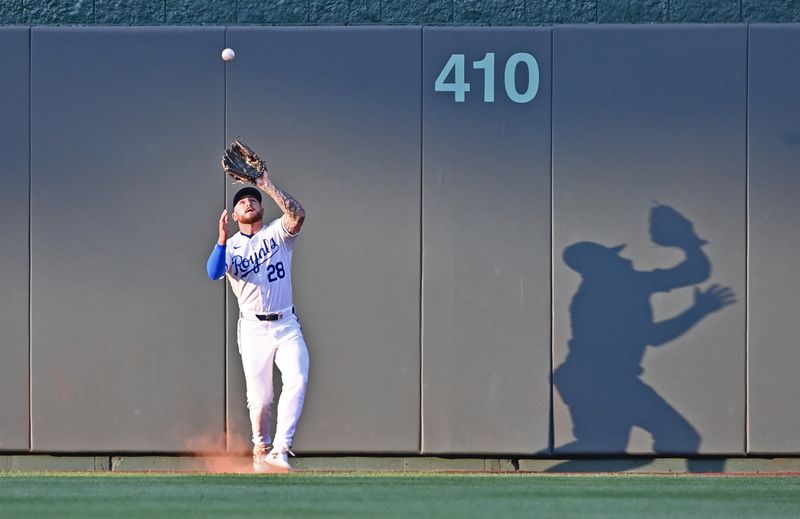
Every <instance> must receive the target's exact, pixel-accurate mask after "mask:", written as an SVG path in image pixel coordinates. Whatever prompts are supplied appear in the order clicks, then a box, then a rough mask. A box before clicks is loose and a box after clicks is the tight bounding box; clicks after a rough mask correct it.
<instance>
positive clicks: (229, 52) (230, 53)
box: [222, 49, 236, 61]
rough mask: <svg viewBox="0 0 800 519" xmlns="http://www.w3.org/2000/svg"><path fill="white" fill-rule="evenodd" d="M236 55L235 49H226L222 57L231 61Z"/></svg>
mask: <svg viewBox="0 0 800 519" xmlns="http://www.w3.org/2000/svg"><path fill="white" fill-rule="evenodd" d="M235 57H236V53H235V52H233V49H225V50H223V51H222V59H224V60H225V61H231V60H233V58H235Z"/></svg>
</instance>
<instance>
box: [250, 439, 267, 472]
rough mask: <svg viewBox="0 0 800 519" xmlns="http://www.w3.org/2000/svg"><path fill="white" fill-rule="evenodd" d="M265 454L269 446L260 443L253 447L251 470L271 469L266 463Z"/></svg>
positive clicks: (262, 470)
mask: <svg viewBox="0 0 800 519" xmlns="http://www.w3.org/2000/svg"><path fill="white" fill-rule="evenodd" d="M267 456H269V446H267V445H264V444H263V443H262V444H259V445H256V446H255V447H253V472H270V471H271V470H270V466H269V465H267Z"/></svg>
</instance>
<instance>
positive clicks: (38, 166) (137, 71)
mask: <svg viewBox="0 0 800 519" xmlns="http://www.w3.org/2000/svg"><path fill="white" fill-rule="evenodd" d="M223 45H224V39H223V30H222V29H220V28H174V27H172V28H137V29H120V28H113V29H112V28H96V29H95V28H34V29H33V33H32V115H31V126H32V150H33V152H32V163H31V176H32V193H33V194H32V200H31V205H32V211H31V213H32V219H31V227H32V292H31V298H32V380H33V395H32V401H33V403H32V427H33V449H34V450H36V451H108V450H114V451H183V450H189V449H191V448H192V447H193V445H195V444H197V443H198V442H200V443H205V444H207V446H210V445H212V444H214V445H220V444H222V434H223V432H224V427H225V423H224V395H225V392H224V389H225V386H224V376H225V372H224V312H223V288H222V286H221V285H216V286H215V285H214V284H212V283H211V282H210V281H208V279H207V277H206V274H205V261H206V258H207V257H208V253H209V252H210V250H211V247H212V246H213V243H214V240H215V239H216V235H217V220H218V218H219V206H220V205H221V204H222V203H223V202H222V194H223V189H224V187H223V186H224V183H223V179H222V178H221V177H220V172H219V155H220V153H221V150H222V148H223V138H224V133H223V125H224V113H223V112H224V105H223V101H224V92H223V90H224V84H223V77H224V71H223V64H222V61H221V60H220V59H219V51H220V49H221V48H222V47H223Z"/></svg>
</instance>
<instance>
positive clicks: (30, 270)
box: [28, 27, 33, 451]
mask: <svg viewBox="0 0 800 519" xmlns="http://www.w3.org/2000/svg"><path fill="white" fill-rule="evenodd" d="M32 33H33V29H32V28H30V27H28V451H32V450H33V234H32V232H31V227H32V225H31V215H32V214H33V200H32V193H33V188H32V171H33V168H32V163H33V151H32V150H33V145H32V142H31V134H32V123H31V112H32V106H33V95H32V92H33V81H32V79H33V36H32Z"/></svg>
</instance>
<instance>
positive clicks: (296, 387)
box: [283, 373, 308, 393]
mask: <svg viewBox="0 0 800 519" xmlns="http://www.w3.org/2000/svg"><path fill="white" fill-rule="evenodd" d="M307 386H308V374H307V373H298V374H296V375H295V376H293V377H290V378H289V377H287V378H286V379H284V381H283V391H286V392H291V393H305V391H306V387H307Z"/></svg>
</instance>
